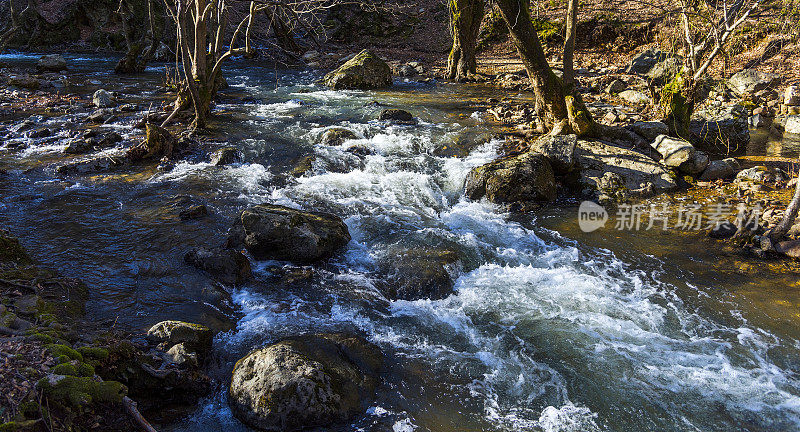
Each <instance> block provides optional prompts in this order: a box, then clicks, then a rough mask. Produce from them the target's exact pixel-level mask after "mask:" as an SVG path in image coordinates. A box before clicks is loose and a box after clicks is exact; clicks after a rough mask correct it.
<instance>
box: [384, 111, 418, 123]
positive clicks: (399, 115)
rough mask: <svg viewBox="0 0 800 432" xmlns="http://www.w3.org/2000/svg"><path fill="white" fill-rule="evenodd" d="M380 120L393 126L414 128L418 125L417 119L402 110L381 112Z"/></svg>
mask: <svg viewBox="0 0 800 432" xmlns="http://www.w3.org/2000/svg"><path fill="white" fill-rule="evenodd" d="M378 120H381V121H388V122H391V123H392V124H397V125H405V126H413V125H415V124H417V119H415V118H414V115H412V114H411V113H410V112H408V111H404V110H401V109H385V110H383V111H381V113H380V115H379V116H378Z"/></svg>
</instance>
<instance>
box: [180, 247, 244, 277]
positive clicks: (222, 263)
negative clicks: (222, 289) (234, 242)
mask: <svg viewBox="0 0 800 432" xmlns="http://www.w3.org/2000/svg"><path fill="white" fill-rule="evenodd" d="M184 261H186V263H187V264H190V265H192V266H194V267H197V268H198V269H200V270H203V271H205V272H207V273H208V274H210V275H211V276H212V277H213V278H215V279H217V280H219V281H220V282H222V283H225V284H231V285H236V284H241V283H242V282H244V281H246V280H247V279H249V278H250V276H251V274H252V270H251V268H250V261H248V260H247V257H246V256H244V255H243V254H242V253H241V252H239V251H236V250H233V249H225V248H213V249H206V248H203V247H200V248H196V249H192V250H191V251H189V252H187V253H186V255H185V256H184Z"/></svg>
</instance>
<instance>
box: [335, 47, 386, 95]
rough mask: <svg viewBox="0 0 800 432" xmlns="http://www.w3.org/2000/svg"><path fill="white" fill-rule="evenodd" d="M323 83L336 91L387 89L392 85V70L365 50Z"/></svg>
mask: <svg viewBox="0 0 800 432" xmlns="http://www.w3.org/2000/svg"><path fill="white" fill-rule="evenodd" d="M323 82H324V83H325V85H326V86H328V87H330V88H332V89H334V90H348V89H358V90H369V89H379V88H385V87H390V86H391V85H392V69H391V68H390V67H389V65H388V64H386V62H385V61H383V60H381V59H380V57H378V56H377V55H375V54H373V53H372V52H370V51H368V50H364V51H361V52H360V53H359V54H358V55H357V56H355V57H353V58H352V59H350V60H349V61H348V62H347V63H345V64H343V65H342V66H341V67H339V69H336V70H335V71H333V72H331V73H329V74H328V75H326V76H325V78H324V79H323Z"/></svg>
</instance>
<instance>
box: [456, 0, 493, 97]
mask: <svg viewBox="0 0 800 432" xmlns="http://www.w3.org/2000/svg"><path fill="white" fill-rule="evenodd" d="M448 4H449V8H450V31H451V33H452V34H453V46H452V48H451V49H450V56H449V57H448V60H447V77H448V78H450V79H453V80H456V81H464V80H466V79H467V78H469V76H470V75H474V74H476V73H477V72H478V62H477V59H476V55H477V49H478V34H479V32H480V28H481V21H482V20H483V15H484V5H483V0H449V2H448Z"/></svg>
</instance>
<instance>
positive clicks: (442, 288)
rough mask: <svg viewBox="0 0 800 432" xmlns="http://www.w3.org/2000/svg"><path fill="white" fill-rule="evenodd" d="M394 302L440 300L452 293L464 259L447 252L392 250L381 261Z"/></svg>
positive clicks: (439, 250)
mask: <svg viewBox="0 0 800 432" xmlns="http://www.w3.org/2000/svg"><path fill="white" fill-rule="evenodd" d="M381 266H382V267H383V268H384V272H385V273H387V275H388V276H387V278H386V279H387V281H388V282H387V283H388V288H387V290H386V293H385V294H386V297H387V298H389V299H391V300H398V299H399V300H420V299H430V300H440V299H443V298H446V297H448V296H449V295H450V294H452V293H453V288H454V286H455V280H456V278H457V277H458V274H459V273H460V272H461V267H462V265H461V256H460V255H459V254H458V252H456V251H452V250H446V249H433V250H431V249H410V250H391V251H390V253H389V256H388V257H386V258H385V259H384V260H382V263H381Z"/></svg>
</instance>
